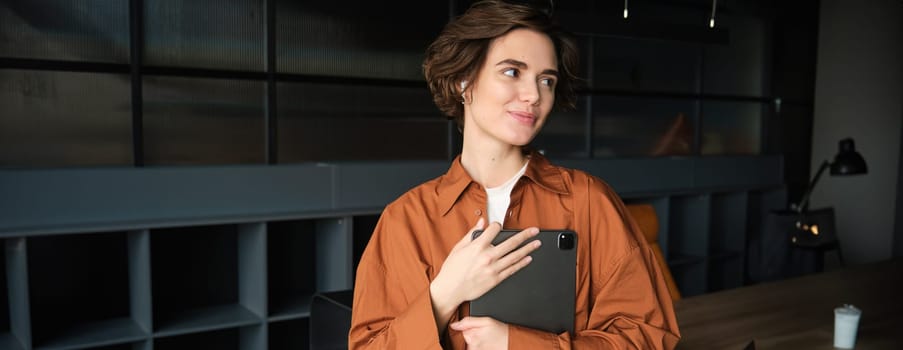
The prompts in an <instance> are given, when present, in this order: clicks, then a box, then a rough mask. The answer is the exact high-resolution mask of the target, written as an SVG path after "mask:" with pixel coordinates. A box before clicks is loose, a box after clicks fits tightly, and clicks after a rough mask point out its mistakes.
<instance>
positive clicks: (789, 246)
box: [747, 208, 843, 282]
mask: <svg viewBox="0 0 903 350" xmlns="http://www.w3.org/2000/svg"><path fill="white" fill-rule="evenodd" d="M748 249H749V251H748V257H747V258H748V261H747V262H748V265H747V266H748V271H747V272H748V277H749V279H750V281H751V282H765V281H773V280H779V279H784V278H789V277H796V276H802V275H806V274H810V273H816V272H821V271H824V257H825V254H826V253H827V252H829V251H832V250H836V251H837V255H838V260H839V261H840V263H841V265H843V254H842V253H841V250H840V240H839V239H838V238H837V230H836V228H835V224H834V209H833V208H822V209H817V210H810V211H806V212H803V213H800V212H797V211H793V210H773V211H771V212H769V213H768V215H766V216H765V219H764V221H763V222H762V227H761V230H760V232H758V233H756V234H755V235H754V236H753V237H751V239H750V242H749V248H748Z"/></svg>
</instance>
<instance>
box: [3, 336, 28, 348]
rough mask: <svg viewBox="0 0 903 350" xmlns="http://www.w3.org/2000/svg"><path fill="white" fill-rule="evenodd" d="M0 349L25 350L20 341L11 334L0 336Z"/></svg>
mask: <svg viewBox="0 0 903 350" xmlns="http://www.w3.org/2000/svg"><path fill="white" fill-rule="evenodd" d="M0 349H9V350H24V348H22V345H21V344H20V343H19V340H17V339H16V337H14V336H13V335H12V334H10V333H2V334H0Z"/></svg>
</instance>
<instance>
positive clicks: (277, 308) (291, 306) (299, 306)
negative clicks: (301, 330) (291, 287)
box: [269, 294, 313, 321]
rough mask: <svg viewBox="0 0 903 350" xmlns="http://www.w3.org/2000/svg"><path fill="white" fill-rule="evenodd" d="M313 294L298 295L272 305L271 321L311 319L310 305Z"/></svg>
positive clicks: (287, 297) (286, 297)
mask: <svg viewBox="0 0 903 350" xmlns="http://www.w3.org/2000/svg"><path fill="white" fill-rule="evenodd" d="M312 299H313V294H303V295H296V296H293V297H290V296H285V297H282V298H281V299H280V300H279V303H277V304H270V305H272V309H271V310H273V311H272V312H270V317H269V320H270V321H284V320H292V319H297V318H305V317H310V304H311V300H312Z"/></svg>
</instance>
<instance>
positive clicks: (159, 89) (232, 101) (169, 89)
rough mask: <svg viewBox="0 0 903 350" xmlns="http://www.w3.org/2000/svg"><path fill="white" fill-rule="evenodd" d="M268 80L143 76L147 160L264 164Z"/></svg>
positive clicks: (172, 163) (177, 162)
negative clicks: (264, 103) (264, 104)
mask: <svg viewBox="0 0 903 350" xmlns="http://www.w3.org/2000/svg"><path fill="white" fill-rule="evenodd" d="M263 102H264V83H263V82H259V81H247V80H225V79H195V78H174V77H145V78H144V154H145V155H144V157H145V159H144V160H145V164H148V165H152V164H157V165H160V164H165V165H188V164H235V163H264V162H265V161H266V157H265V149H266V147H265V142H266V141H265V139H266V137H265V118H264V112H263Z"/></svg>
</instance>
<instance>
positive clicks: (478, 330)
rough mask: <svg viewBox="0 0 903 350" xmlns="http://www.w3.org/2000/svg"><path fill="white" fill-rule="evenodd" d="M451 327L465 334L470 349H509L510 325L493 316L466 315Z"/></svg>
mask: <svg viewBox="0 0 903 350" xmlns="http://www.w3.org/2000/svg"><path fill="white" fill-rule="evenodd" d="M450 326H451V328H452V329H454V330H456V331H460V332H461V333H463V334H464V341H465V342H467V349H468V350H484V349H485V350H493V349H503V350H507V349H508V325H507V324H505V323H502V322H500V321H497V320H496V319H494V318H491V317H471V316H468V317H465V318H462V319H461V320H460V321H458V322H455V323H452V324H451V325H450Z"/></svg>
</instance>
